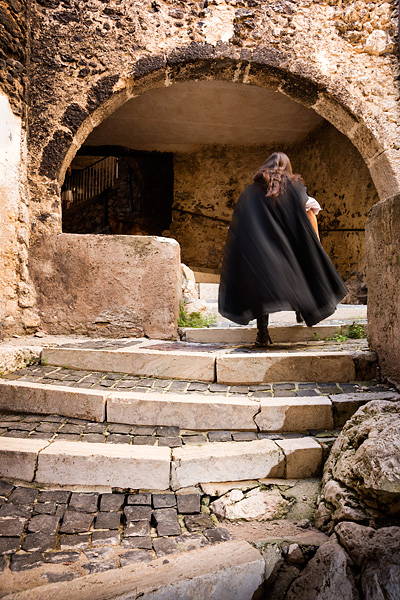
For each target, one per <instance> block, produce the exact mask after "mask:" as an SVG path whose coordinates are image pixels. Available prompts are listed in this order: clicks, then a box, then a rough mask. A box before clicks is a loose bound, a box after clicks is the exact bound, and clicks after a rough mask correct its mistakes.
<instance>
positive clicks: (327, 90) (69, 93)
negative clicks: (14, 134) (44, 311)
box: [0, 0, 400, 331]
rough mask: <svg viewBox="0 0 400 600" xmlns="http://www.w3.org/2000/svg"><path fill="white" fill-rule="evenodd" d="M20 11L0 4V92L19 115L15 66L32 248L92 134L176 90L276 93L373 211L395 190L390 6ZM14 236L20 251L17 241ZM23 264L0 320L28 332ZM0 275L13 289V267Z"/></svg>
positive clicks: (273, 4) (308, 3)
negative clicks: (201, 85) (359, 180)
mask: <svg viewBox="0 0 400 600" xmlns="http://www.w3.org/2000/svg"><path fill="white" fill-rule="evenodd" d="M30 11H31V12H30V13H29V15H28V16H26V15H27V13H26V4H25V0H9V1H8V2H7V3H5V2H4V1H3V2H1V3H0V25H1V28H2V29H1V33H2V34H3V35H2V36H0V37H2V40H3V41H2V44H3V45H2V46H1V48H0V49H1V51H2V53H3V54H1V55H0V59H1V60H2V61H3V62H1V63H0V69H2V70H1V74H2V81H1V82H0V84H1V86H2V89H3V90H5V91H6V94H7V96H8V97H9V98H10V103H11V106H12V109H13V110H14V111H16V112H18V111H19V110H20V111H22V112H21V115H22V113H23V101H24V93H25V89H24V87H23V86H24V76H25V75H24V69H25V67H26V66H27V67H28V73H27V75H28V80H29V86H30V90H29V139H28V151H29V165H28V170H27V175H28V179H29V198H30V206H29V210H28V211H27V209H26V207H27V204H26V203H25V204H24V202H23V201H22V197H21V200H17V203H18V209H20V208H21V211H22V213H21V214H23V213H24V212H25V213H26V214H25V216H22V218H23V219H24V220H25V221H24V226H23V227H24V228H25V229H28V228H29V229H30V240H31V243H33V244H36V243H38V244H40V243H41V242H40V240H41V239H42V238H43V237H46V236H48V235H51V234H55V233H59V232H60V231H61V204H60V184H61V183H62V181H63V177H64V173H65V170H66V168H67V166H68V165H69V164H70V162H71V160H72V159H73V157H74V156H75V154H76V152H77V151H78V149H79V148H80V147H81V145H82V144H83V143H84V141H85V139H86V138H87V136H88V135H89V134H90V132H91V131H92V130H93V128H94V127H96V125H97V124H99V123H100V122H101V121H103V120H104V119H105V118H106V117H107V116H108V115H109V114H111V113H112V112H113V111H114V110H115V109H116V108H118V107H119V106H122V105H123V104H124V103H125V102H126V101H127V100H128V99H129V98H131V97H133V96H134V95H136V94H140V93H142V92H144V91H146V90H149V89H151V88H154V87H163V86H166V85H171V84H173V83H174V82H177V81H184V80H194V79H224V80H227V81H235V82H238V83H245V84H247V85H257V86H263V87H267V88H269V89H271V90H276V91H277V90H279V91H280V92H282V93H284V94H286V95H287V96H289V97H290V98H292V99H294V100H295V101H297V102H300V103H303V104H305V105H306V106H308V107H310V108H313V109H314V110H315V111H316V112H317V113H318V114H319V115H321V116H322V117H324V118H325V119H326V120H328V121H329V122H330V123H332V124H333V126H334V127H336V128H337V129H338V130H339V131H340V132H342V133H343V134H345V135H346V136H347V137H348V138H349V139H350V141H351V143H353V144H354V145H355V146H356V147H357V148H358V150H359V151H360V153H361V155H362V158H363V160H364V161H365V163H366V165H367V167H368V169H369V172H370V174H371V177H372V180H373V182H374V185H375V187H376V190H377V192H378V194H379V197H380V199H381V200H383V199H387V198H390V197H393V196H394V195H395V194H396V193H398V192H399V190H400V150H399V148H400V128H399V112H398V111H399V84H398V81H399V80H398V76H399V66H398V62H397V55H396V53H397V50H396V48H397V36H398V32H397V22H398V3H397V0H391V1H389V2H384V3H381V2H377V1H367V0H350V1H349V2H346V3H345V6H344V5H343V3H342V2H341V1H339V0H298V1H296V2H294V1H291V0H272V1H270V2H262V1H261V0H260V1H259V0H210V1H209V2H203V1H195V0H193V1H189V2H183V1H182V2H172V0H156V1H152V0H144V1H143V0H110V2H102V1H101V0H91V2H84V3H83V2H80V1H78V0H68V1H67V2H61V1H60V0H37V2H35V3H31V4H30ZM30 31H32V36H31V37H30V35H29V32H30ZM4 33H6V35H4ZM4 40H5V41H4ZM28 42H29V43H28ZM28 59H29V60H28ZM4 61H5V63H4ZM12 61H14V62H12ZM21 66H22V68H21ZM22 129H24V123H22ZM20 181H21V180H20ZM371 194H372V191H371ZM17 197H18V196H14V198H17ZM25 201H26V200H25ZM24 207H25V208H24ZM223 226H224V223H223V222H222V223H221V224H219V222H216V225H215V229H216V232H215V235H218V236H219V237H220V238H221V237H222V227H223ZM25 229H24V230H25ZM13 236H14V237H12V245H15V244H16V243H17V244H20V243H21V244H22V245H21V249H22V247H23V246H24V245H25V242H27V240H26V239H25V238H23V236H22V237H21V236H20V238H17V242H15V236H16V234H15V235H14V234H13ZM18 239H21V240H22V239H25V241H24V242H18ZM15 248H16V246H15ZM20 256H21V257H22V256H23V253H22V251H21V254H20ZM34 256H36V260H38V258H37V255H34V254H32V260H34V258H33V257H34ZM27 258H28V253H27V251H25V258H24V259H23V261H22V263H21V264H23V265H25V267H26V261H27ZM19 260H20V257H19V259H18V261H19ZM18 264H19V263H18ZM25 267H24V270H23V273H24V274H23V277H24V279H22V283H21V287H20V296H19V297H18V300H19V305H18V308H17V307H16V305H13V308H12V314H10V315H9V316H11V317H12V318H15V316H16V315H17V313H18V314H20V313H19V312H18V311H20V310H22V311H26V312H27V313H28V320H27V321H26V327H28V330H30V329H29V328H30V327H32V324H33V323H34V322H35V319H36V317H35V313H34V312H33V309H34V295H33V293H32V290H31V287H30V283H29V273H28V272H27V270H26V268H25ZM9 269H10V271H9V272H8V271H7V273H8V274H7V278H8V279H9V280H10V281H11V280H12V281H13V282H14V283H13V285H14V289H17V291H18V284H19V283H20V282H21V278H22V276H21V275H20V274H19V273H17V263H16V262H15V261H14V260H13V261H11V263H10V267H9ZM18 269H19V266H18ZM22 284H23V285H22ZM370 285H371V284H370ZM10 306H11V305H10ZM15 311H17V312H15ZM18 318H19V317H18ZM20 322H21V323H22V321H21V320H20ZM10 323H11V321H10ZM13 326H14V327H15V328H16V329H15V331H17V329H18V326H17V324H16V323H15V324H14V325H13ZM21 327H22V325H21Z"/></svg>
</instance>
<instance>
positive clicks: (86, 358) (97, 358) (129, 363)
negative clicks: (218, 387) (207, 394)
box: [42, 348, 215, 381]
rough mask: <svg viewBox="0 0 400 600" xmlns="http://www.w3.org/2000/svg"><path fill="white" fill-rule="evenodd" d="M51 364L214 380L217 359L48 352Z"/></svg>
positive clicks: (208, 355)
mask: <svg viewBox="0 0 400 600" xmlns="http://www.w3.org/2000/svg"><path fill="white" fill-rule="evenodd" d="M42 359H44V360H45V361H46V362H47V364H49V365H55V366H59V367H62V366H64V365H67V366H68V367H69V368H73V369H87V370H93V371H99V370H100V371H105V372H108V371H113V372H115V373H121V372H123V373H127V374H130V375H143V376H145V377H160V378H166V379H189V380H192V379H193V380H196V381H214V363H215V356H214V354H211V353H206V352H190V353H184V352H173V351H170V352H165V351H164V352H159V351H157V350H150V349H149V350H144V349H139V350H132V351H123V350H118V351H117V350H87V349H75V348H52V349H45V350H43V353H42Z"/></svg>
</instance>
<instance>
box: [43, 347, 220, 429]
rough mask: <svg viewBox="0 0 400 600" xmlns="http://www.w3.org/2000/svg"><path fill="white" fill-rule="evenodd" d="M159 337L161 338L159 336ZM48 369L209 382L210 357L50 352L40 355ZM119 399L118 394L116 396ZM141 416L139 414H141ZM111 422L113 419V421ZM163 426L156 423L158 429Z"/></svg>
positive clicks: (131, 351) (153, 352) (138, 352)
mask: <svg viewBox="0 0 400 600" xmlns="http://www.w3.org/2000/svg"><path fill="white" fill-rule="evenodd" d="M159 337H162V336H159ZM43 357H44V359H45V360H46V361H47V362H48V363H49V364H52V365H56V366H60V367H61V366H65V365H67V366H68V367H71V368H74V369H78V368H79V369H86V370H89V371H90V370H94V371H95V370H99V369H100V370H102V371H114V372H121V371H122V372H124V373H128V374H131V375H142V376H145V377H160V378H163V379H182V378H184V379H195V380H196V381H213V379H214V356H213V355H212V354H206V353H205V352H190V353H189V352H188V353H184V352H173V351H171V352H163V351H157V350H152V349H146V350H145V349H143V350H140V349H137V348H136V347H134V348H132V349H125V350H110V351H108V350H85V349H72V348H68V349H67V348H53V349H51V348H50V349H45V350H44V351H43ZM118 395H119V394H118ZM142 414H143V413H142ZM113 418H115V415H114V417H113ZM162 424H163V425H165V424H166V423H160V425H162Z"/></svg>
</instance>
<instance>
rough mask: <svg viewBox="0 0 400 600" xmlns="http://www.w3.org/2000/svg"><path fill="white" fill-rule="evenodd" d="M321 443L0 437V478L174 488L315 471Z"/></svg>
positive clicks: (299, 476)
mask: <svg viewBox="0 0 400 600" xmlns="http://www.w3.org/2000/svg"><path fill="white" fill-rule="evenodd" d="M322 458H323V449H322V446H321V445H320V444H319V443H318V442H317V441H316V440H315V439H313V438H311V437H301V438H290V439H280V440H276V441H274V440H270V439H261V440H254V441H250V442H216V443H213V444H209V443H207V444H199V445H188V446H183V447H181V448H176V449H173V450H171V449H170V448H166V447H158V446H140V445H136V446H130V445H125V444H115V445H113V444H98V443H88V442H69V441H63V440H61V441H57V440H55V441H49V440H40V439H23V438H22V439H21V438H12V437H1V438H0V459H1V460H0V477H4V478H7V479H9V480H16V481H24V482H27V483H37V484H42V485H50V486H61V487H63V486H64V487H65V486H70V487H71V486H80V487H85V488H94V489H99V488H100V489H109V490H112V489H114V488H122V489H128V488H129V489H132V490H138V489H154V490H167V489H173V490H178V489H180V488H185V487H190V486H194V485H198V484H201V483H211V482H225V481H241V480H248V479H262V478H269V477H273V478H283V479H294V478H295V479H307V478H310V477H315V476H317V475H319V473H320V471H321V467H322Z"/></svg>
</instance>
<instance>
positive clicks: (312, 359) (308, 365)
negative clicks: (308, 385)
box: [216, 351, 356, 385]
mask: <svg viewBox="0 0 400 600" xmlns="http://www.w3.org/2000/svg"><path fill="white" fill-rule="evenodd" d="M216 360H217V381H218V383H226V384H228V385H235V384H255V383H265V382H270V383H274V382H279V381H305V382H307V381H319V382H321V383H323V382H332V381H342V382H343V383H347V382H349V381H354V379H355V375H356V369H355V364H354V358H353V355H352V353H349V352H341V353H338V352H336V353H334V352H324V353H319V352H298V353H296V354H292V355H290V354H283V353H278V352H273V351H268V352H265V353H264V352H260V353H257V354H240V353H235V354H226V355H223V356H218V357H217V359H216Z"/></svg>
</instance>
